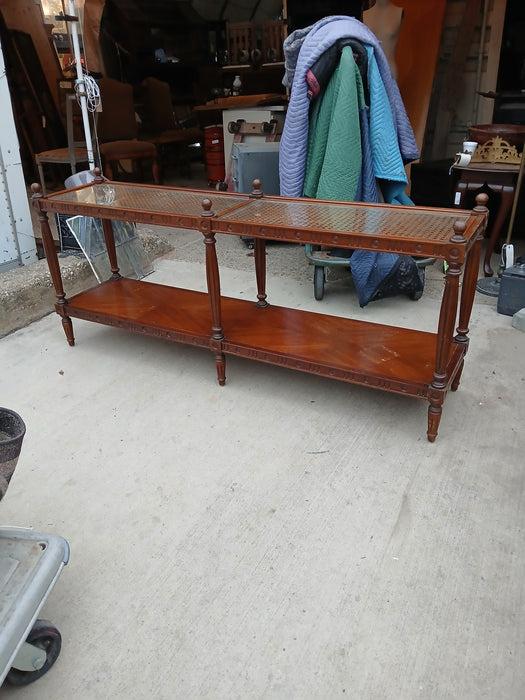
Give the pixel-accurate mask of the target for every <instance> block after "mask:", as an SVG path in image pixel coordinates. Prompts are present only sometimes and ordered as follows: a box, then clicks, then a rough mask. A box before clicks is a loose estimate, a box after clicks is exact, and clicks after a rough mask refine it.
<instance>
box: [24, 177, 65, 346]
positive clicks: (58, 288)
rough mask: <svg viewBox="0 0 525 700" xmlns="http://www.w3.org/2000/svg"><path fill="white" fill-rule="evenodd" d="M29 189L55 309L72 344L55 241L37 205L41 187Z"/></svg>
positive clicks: (45, 218) (46, 219) (35, 185)
mask: <svg viewBox="0 0 525 700" xmlns="http://www.w3.org/2000/svg"><path fill="white" fill-rule="evenodd" d="M31 189H32V191H33V197H32V204H33V206H34V207H35V208H36V209H37V211H38V221H39V222H40V231H41V234H42V243H43V246H44V253H45V256H46V260H47V265H48V267H49V274H50V275H51V280H52V282H53V287H54V288H55V294H56V303H55V311H56V312H57V314H58V315H59V316H61V318H62V327H63V328H64V332H65V334H66V338H67V342H68V343H69V345H74V344H75V337H74V335H73V323H72V322H71V319H70V318H69V316H68V315H67V304H68V301H67V299H66V294H65V292H64V285H63V282H62V273H61V271H60V263H59V262H58V255H57V251H56V248H55V241H54V240H53V234H52V233H51V228H50V227H49V220H48V218H47V213H46V212H45V211H42V210H41V209H40V207H39V206H38V200H39V199H42V189H41V187H40V185H39V184H33V185H31Z"/></svg>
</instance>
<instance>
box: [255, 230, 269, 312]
mask: <svg viewBox="0 0 525 700" xmlns="http://www.w3.org/2000/svg"><path fill="white" fill-rule="evenodd" d="M253 258H254V261H255V278H256V280H257V299H258V301H257V304H256V306H258V307H259V308H261V309H264V308H266V307H267V306H269V304H268V302H267V301H266V241H265V240H264V239H263V238H256V239H255V240H254V245H253Z"/></svg>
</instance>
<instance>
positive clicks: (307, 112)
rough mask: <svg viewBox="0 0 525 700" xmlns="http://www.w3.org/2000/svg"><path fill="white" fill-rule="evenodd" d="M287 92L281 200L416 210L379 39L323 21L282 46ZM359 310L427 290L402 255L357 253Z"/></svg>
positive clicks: (339, 19) (354, 25) (406, 127)
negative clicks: (310, 199) (402, 206)
mask: <svg viewBox="0 0 525 700" xmlns="http://www.w3.org/2000/svg"><path fill="white" fill-rule="evenodd" d="M284 52H285V71H286V73H285V77H284V80H283V83H284V85H286V86H288V87H291V94H290V103H289V106H288V110H287V115H286V121H285V124H284V129H283V133H282V136H281V146H280V157H279V171H280V172H279V175H280V183H281V194H282V195H283V196H288V197H301V196H305V197H313V198H317V199H332V200H342V201H362V202H379V201H385V202H388V203H390V204H412V202H411V201H410V199H409V198H408V197H407V195H406V194H405V189H406V187H407V185H408V181H407V177H406V173H405V164H406V163H409V162H410V161H413V160H416V159H417V158H419V153H418V149H417V145H416V142H415V139H414V134H413V132H412V127H411V126H410V122H409V120H408V117H407V114H406V111H405V108H404V105H403V101H402V99H401V95H400V93H399V89H398V87H397V84H396V82H395V80H394V78H393V77H392V73H391V70H390V67H389V65H388V61H387V59H386V57H385V54H384V53H383V50H382V49H381V46H380V43H379V41H378V40H377V38H376V37H375V35H374V34H373V33H372V32H371V31H370V30H369V29H368V28H367V27H366V26H365V25H364V24H362V23H361V22H359V21H358V20H356V19H354V18H352V17H346V16H339V15H337V16H331V17H325V18H323V19H322V20H320V21H319V22H317V23H316V24H314V25H312V26H311V27H307V28H306V29H300V30H297V31H295V32H293V33H292V34H290V36H289V37H288V38H287V39H286V40H285V42H284ZM350 270H351V273H352V278H353V281H354V285H355V288H356V291H357V294H358V299H359V304H360V306H366V304H368V302H370V301H374V300H376V299H381V298H384V297H387V296H394V295H396V294H414V293H417V292H421V290H422V288H423V281H422V277H420V275H419V272H418V269H417V266H416V264H415V262H414V260H413V259H412V258H411V257H408V256H400V255H395V254H391V253H376V252H372V251H364V250H356V251H354V252H353V253H352V255H351V258H350Z"/></svg>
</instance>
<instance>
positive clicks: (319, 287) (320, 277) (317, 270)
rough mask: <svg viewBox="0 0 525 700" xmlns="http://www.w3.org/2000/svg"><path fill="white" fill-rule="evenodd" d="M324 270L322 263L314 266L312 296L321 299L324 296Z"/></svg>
mask: <svg viewBox="0 0 525 700" xmlns="http://www.w3.org/2000/svg"><path fill="white" fill-rule="evenodd" d="M324 282H325V271H324V267H323V266H322V265H315V266H314V298H315V299H316V300H317V301H321V300H322V298H323V297H324Z"/></svg>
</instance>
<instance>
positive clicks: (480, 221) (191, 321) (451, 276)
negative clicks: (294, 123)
mask: <svg viewBox="0 0 525 700" xmlns="http://www.w3.org/2000/svg"><path fill="white" fill-rule="evenodd" d="M254 188H255V189H254V191H253V192H252V194H251V195H244V194H234V193H227V192H209V191H204V190H191V189H181V188H169V187H165V188H161V187H154V186H149V185H131V184H126V183H117V182H107V181H103V180H101V179H100V178H98V179H96V180H95V181H94V182H93V183H91V184H89V185H85V186H82V187H78V188H74V189H72V190H65V191H63V192H58V193H56V194H53V195H50V196H48V197H42V195H41V192H40V187H39V185H33V186H32V189H33V193H34V194H33V199H32V202H33V205H34V206H35V207H36V208H37V210H38V215H39V220H40V224H41V230H42V240H43V244H44V251H45V254H46V258H47V262H48V265H49V269H50V273H51V277H52V280H53V284H54V287H55V291H56V295H57V301H56V304H55V310H56V312H57V313H58V314H59V315H60V316H61V318H62V324H63V327H64V331H65V333H66V337H67V340H68V342H69V344H70V345H74V342H75V340H74V335H73V326H72V321H71V319H72V318H81V319H85V320H89V321H94V322H96V323H103V324H106V325H112V326H118V327H121V328H127V329H129V330H132V331H134V332H138V333H144V334H147V335H152V336H157V337H161V338H165V339H168V340H172V341H176V342H181V343H187V344H191V345H196V346H199V347H203V348H208V349H210V350H211V351H212V352H213V353H214V355H215V364H216V369H217V376H218V380H219V383H220V384H221V385H223V384H224V383H225V356H226V355H227V354H231V355H238V356H242V357H247V358H251V359H255V360H259V361H261V362H266V363H270V364H275V365H283V366H286V367H289V368H292V369H296V370H300V371H303V372H307V373H310V374H317V375H321V376H325V377H332V378H334V379H339V380H342V381H346V382H352V383H355V384H362V385H365V386H370V387H374V388H378V389H383V390H384V391H389V392H394V393H399V394H405V395H408V396H413V397H416V398H422V399H426V400H427V401H428V402H429V408H428V430H427V436H428V440H429V441H430V442H433V441H434V440H435V438H436V436H437V431H438V426H439V421H440V418H441V412H442V405H443V402H444V399H445V395H446V393H447V391H448V389H452V390H455V389H457V387H458V386H459V381H460V376H461V371H462V368H463V362H464V356H465V354H466V352H467V348H468V342H469V340H468V330H469V328H468V323H469V319H470V314H471V311H472V305H473V300H474V292H475V286H476V280H477V275H478V267H479V258H480V247H481V241H482V238H483V234H484V231H485V227H486V222H487V209H486V207H485V206H484V204H485V203H486V200H487V197H486V195H480V197H479V198H478V205H477V206H476V207H475V209H474V210H473V211H472V212H471V211H466V210H457V209H433V208H429V207H404V206H390V205H384V204H358V203H346V202H328V201H323V200H308V199H289V198H284V197H267V196H263V194H262V192H261V190H260V183H259V182H258V181H255V182H254ZM47 212H54V213H62V214H69V215H71V216H76V215H82V216H91V217H96V218H100V219H102V225H103V231H104V238H105V242H106V247H107V251H108V257H109V261H110V265H111V271H112V275H111V278H110V279H109V280H107V281H106V282H103V283H102V284H98V285H96V286H94V287H93V288H91V289H88V290H87V291H84V292H81V293H80V294H76V295H74V296H72V297H71V298H68V297H67V296H66V293H65V291H64V286H63V282H62V277H61V273H60V266H59V262H58V257H57V253H56V249H55V245H54V241H53V238H52V234H51V231H50V228H49V222H48V218H47ZM112 220H123V221H134V222H137V223H145V224H153V225H160V226H170V227H174V228H186V229H195V230H200V231H201V232H202V234H203V237H204V243H205V262H206V281H207V289H208V291H207V293H203V292H195V291H190V290H186V289H181V288H177V287H170V286H166V285H159V284H155V283H152V282H142V281H137V280H133V279H126V278H124V277H122V276H121V275H120V273H119V269H118V264H117V255H116V250H115V242H114V238H113V230H112V225H111V221H112ZM217 233H222V234H232V235H236V236H238V235H242V236H247V237H250V238H253V239H254V240H255V249H254V258H255V273H256V279H257V301H256V302H255V301H254V302H250V301H246V300H240V299H233V298H229V297H224V296H221V293H220V276H219V266H218V262H217V255H216V239H215V236H216V234H217ZM266 239H268V240H282V241H288V242H295V243H303V244H304V243H310V244H313V245H323V246H329V247H346V248H352V249H357V248H361V249H367V250H374V251H383V252H395V253H403V254H408V255H415V256H420V257H434V258H439V259H443V260H446V261H447V262H448V268H447V273H446V278H445V285H444V291H443V297H442V302H441V310H440V314H439V320H438V328H437V333H428V332H423V331H417V330H412V329H406V328H397V327H394V326H388V325H382V324H376V323H372V322H368V321H360V320H354V319H348V318H338V317H334V316H328V315H325V314H321V313H313V312H306V311H300V310H297V309H287V308H283V307H279V306H273V305H270V304H269V303H268V302H267V299H266V270H265V265H266V262H265V240H266ZM462 273H463V283H462V285H461V295H460V293H459V289H460V276H461V274H462ZM456 319H457V320H456ZM456 323H457V327H456Z"/></svg>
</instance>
